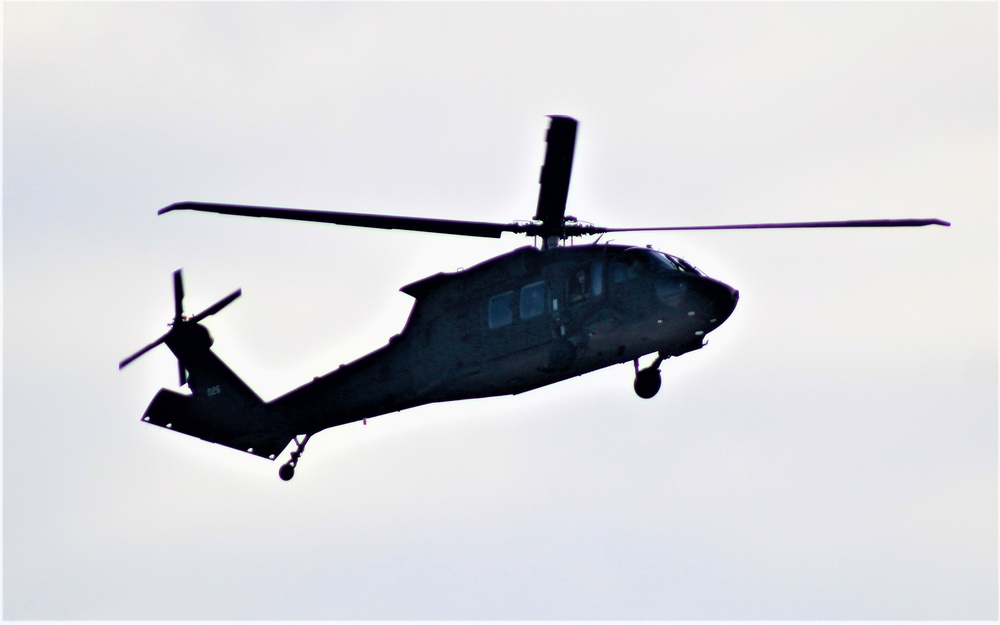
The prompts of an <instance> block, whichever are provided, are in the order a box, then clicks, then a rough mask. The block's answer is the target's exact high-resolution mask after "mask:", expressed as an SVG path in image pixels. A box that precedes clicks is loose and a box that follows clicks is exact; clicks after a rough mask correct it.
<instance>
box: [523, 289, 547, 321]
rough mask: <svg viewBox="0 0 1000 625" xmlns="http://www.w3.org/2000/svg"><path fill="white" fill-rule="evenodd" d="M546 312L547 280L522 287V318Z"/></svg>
mask: <svg viewBox="0 0 1000 625" xmlns="http://www.w3.org/2000/svg"><path fill="white" fill-rule="evenodd" d="M544 312H545V282H544V281H540V282H532V283H531V284H529V285H527V286H525V287H524V288H522V289H521V319H530V318H531V317H537V316H538V315H540V314H542V313H544Z"/></svg>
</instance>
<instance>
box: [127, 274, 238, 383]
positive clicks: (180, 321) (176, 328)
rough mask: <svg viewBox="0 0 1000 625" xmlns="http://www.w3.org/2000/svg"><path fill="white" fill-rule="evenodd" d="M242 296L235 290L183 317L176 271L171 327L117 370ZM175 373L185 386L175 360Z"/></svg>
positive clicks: (180, 281) (180, 284)
mask: <svg viewBox="0 0 1000 625" xmlns="http://www.w3.org/2000/svg"><path fill="white" fill-rule="evenodd" d="M242 294H243V290H242V289H236V290H235V291H233V292H232V293H230V294H229V295H227V296H226V297H224V298H222V299H221V300H219V301H218V302H216V303H215V304H212V305H211V306H209V307H208V308H206V309H205V310H203V311H201V312H200V313H198V314H197V315H195V316H193V317H185V316H184V279H183V277H182V274H181V270H180V269H178V270H177V271H175V272H174V320H173V321H172V322H171V324H170V326H171V327H170V330H169V331H168V332H167V333H166V334H164V335H163V336H161V337H160V338H158V339H156V340H155V341H153V342H152V343H150V344H149V345H147V346H145V347H143V348H142V349H140V350H139V351H137V352H136V353H134V354H132V355H131V356H129V357H128V358H125V359H124V360H122V361H121V362H119V363H118V369H119V370H121V369H124V368H125V367H126V366H128V365H129V364H131V363H132V361H134V360H136V359H137V358H139V357H140V356H142V355H144V354H145V353H146V352H148V351H150V350H151V349H153V348H154V347H156V346H158V345H160V344H161V343H165V342H167V340H168V339H169V338H170V337H171V336H173V335H174V334H175V333H177V332H181V331H183V330H182V328H186V327H191V326H194V325H196V324H197V323H198V322H199V321H201V320H202V319H204V318H205V317H208V316H211V315H214V314H215V313H217V312H219V311H220V310H222V309H223V308H225V307H226V306H228V305H230V304H232V303H233V301H235V300H236V298H238V297H239V296H240V295H242ZM177 373H178V380H179V383H180V385H181V386H184V385H185V384H187V370H186V369H185V368H184V364H183V363H182V362H181V361H180V359H178V360H177Z"/></svg>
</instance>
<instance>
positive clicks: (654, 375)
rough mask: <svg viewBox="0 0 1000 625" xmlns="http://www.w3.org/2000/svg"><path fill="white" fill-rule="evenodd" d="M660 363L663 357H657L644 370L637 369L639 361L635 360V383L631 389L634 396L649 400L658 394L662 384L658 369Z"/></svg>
mask: <svg viewBox="0 0 1000 625" xmlns="http://www.w3.org/2000/svg"><path fill="white" fill-rule="evenodd" d="M661 362H663V356H660V355H657V356H656V360H655V361H653V364H651V365H650V366H648V367H646V368H645V369H639V359H638V358H637V359H636V360H635V362H634V364H635V382H634V383H633V384H632V388H633V389H635V394H636V395H638V396H639V397H641V398H643V399H650V398H651V397H653V396H654V395H656V393H657V392H659V390H660V384H661V382H662V380H661V379H660V369H659V366H660V363H661Z"/></svg>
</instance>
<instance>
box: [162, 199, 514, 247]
mask: <svg viewBox="0 0 1000 625" xmlns="http://www.w3.org/2000/svg"><path fill="white" fill-rule="evenodd" d="M175 210H193V211H202V212H207V213H219V214H222V215H239V216H243V217H269V218H272V219H292V220H296V221H314V222H320V223H328V224H337V225H340V226H356V227H359V228H381V229H383V230H412V231H415V232H436V233H440V234H457V235H462V236H469V237H486V238H493V239H499V238H500V235H501V234H503V233H504V232H524V231H525V227H524V226H522V225H518V224H498V223H490V222H483V221H458V220H452V219H428V218H424V217H397V216H394V215H371V214H366V213H341V212H334V211H317V210H304V209H298V208H271V207H267V206H245V205H240V204H214V203H211V202H178V203H176V204H171V205H170V206H167V207H165V208H161V209H160V210H159V211H158V213H157V214H159V215H162V214H164V213H169V212H171V211H175Z"/></svg>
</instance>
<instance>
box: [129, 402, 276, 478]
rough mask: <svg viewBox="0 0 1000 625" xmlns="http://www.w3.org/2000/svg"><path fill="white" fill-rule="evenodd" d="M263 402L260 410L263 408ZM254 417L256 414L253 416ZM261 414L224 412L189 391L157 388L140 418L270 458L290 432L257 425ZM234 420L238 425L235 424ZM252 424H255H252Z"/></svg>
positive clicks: (273, 457) (262, 421) (260, 422)
mask: <svg viewBox="0 0 1000 625" xmlns="http://www.w3.org/2000/svg"><path fill="white" fill-rule="evenodd" d="M266 408H267V406H266V404H262V405H261V410H266ZM255 417H256V418H255ZM263 417H264V415H253V414H250V415H247V414H238V415H237V414H232V415H229V414H226V413H225V412H223V411H220V410H219V407H218V406H214V407H213V406H209V405H206V402H204V401H202V400H199V399H198V398H197V397H194V396H192V395H183V394H181V393H175V392H173V391H169V390H167V389H161V390H160V392H159V393H157V394H156V397H154V398H153V401H152V402H150V404H149V407H148V408H146V412H145V414H143V416H142V420H143V421H145V422H146V423H150V424H152V425H158V426H160V427H163V428H167V429H168V430H175V431H177V432H180V433H181V434H187V435H188V436H194V437H197V438H200V439H202V440H205V441H208V442H210V443H216V444H218V445H224V446H226V447H231V448H233V449H237V450H239V451H245V452H248V453H251V454H253V455H255V456H260V457H261V458H267V459H269V460H274V459H275V458H276V457H277V456H278V455H280V454H281V452H282V451H284V450H285V447H287V446H288V443H289V441H291V440H292V438H293V436H291V435H288V434H283V433H280V432H273V431H268V429H265V428H261V427H260V425H262V424H263V423H264V422H265V421H264V419H263ZM237 424H239V425H241V426H242V427H235V426H236V425H237ZM255 426H256V427H255Z"/></svg>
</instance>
